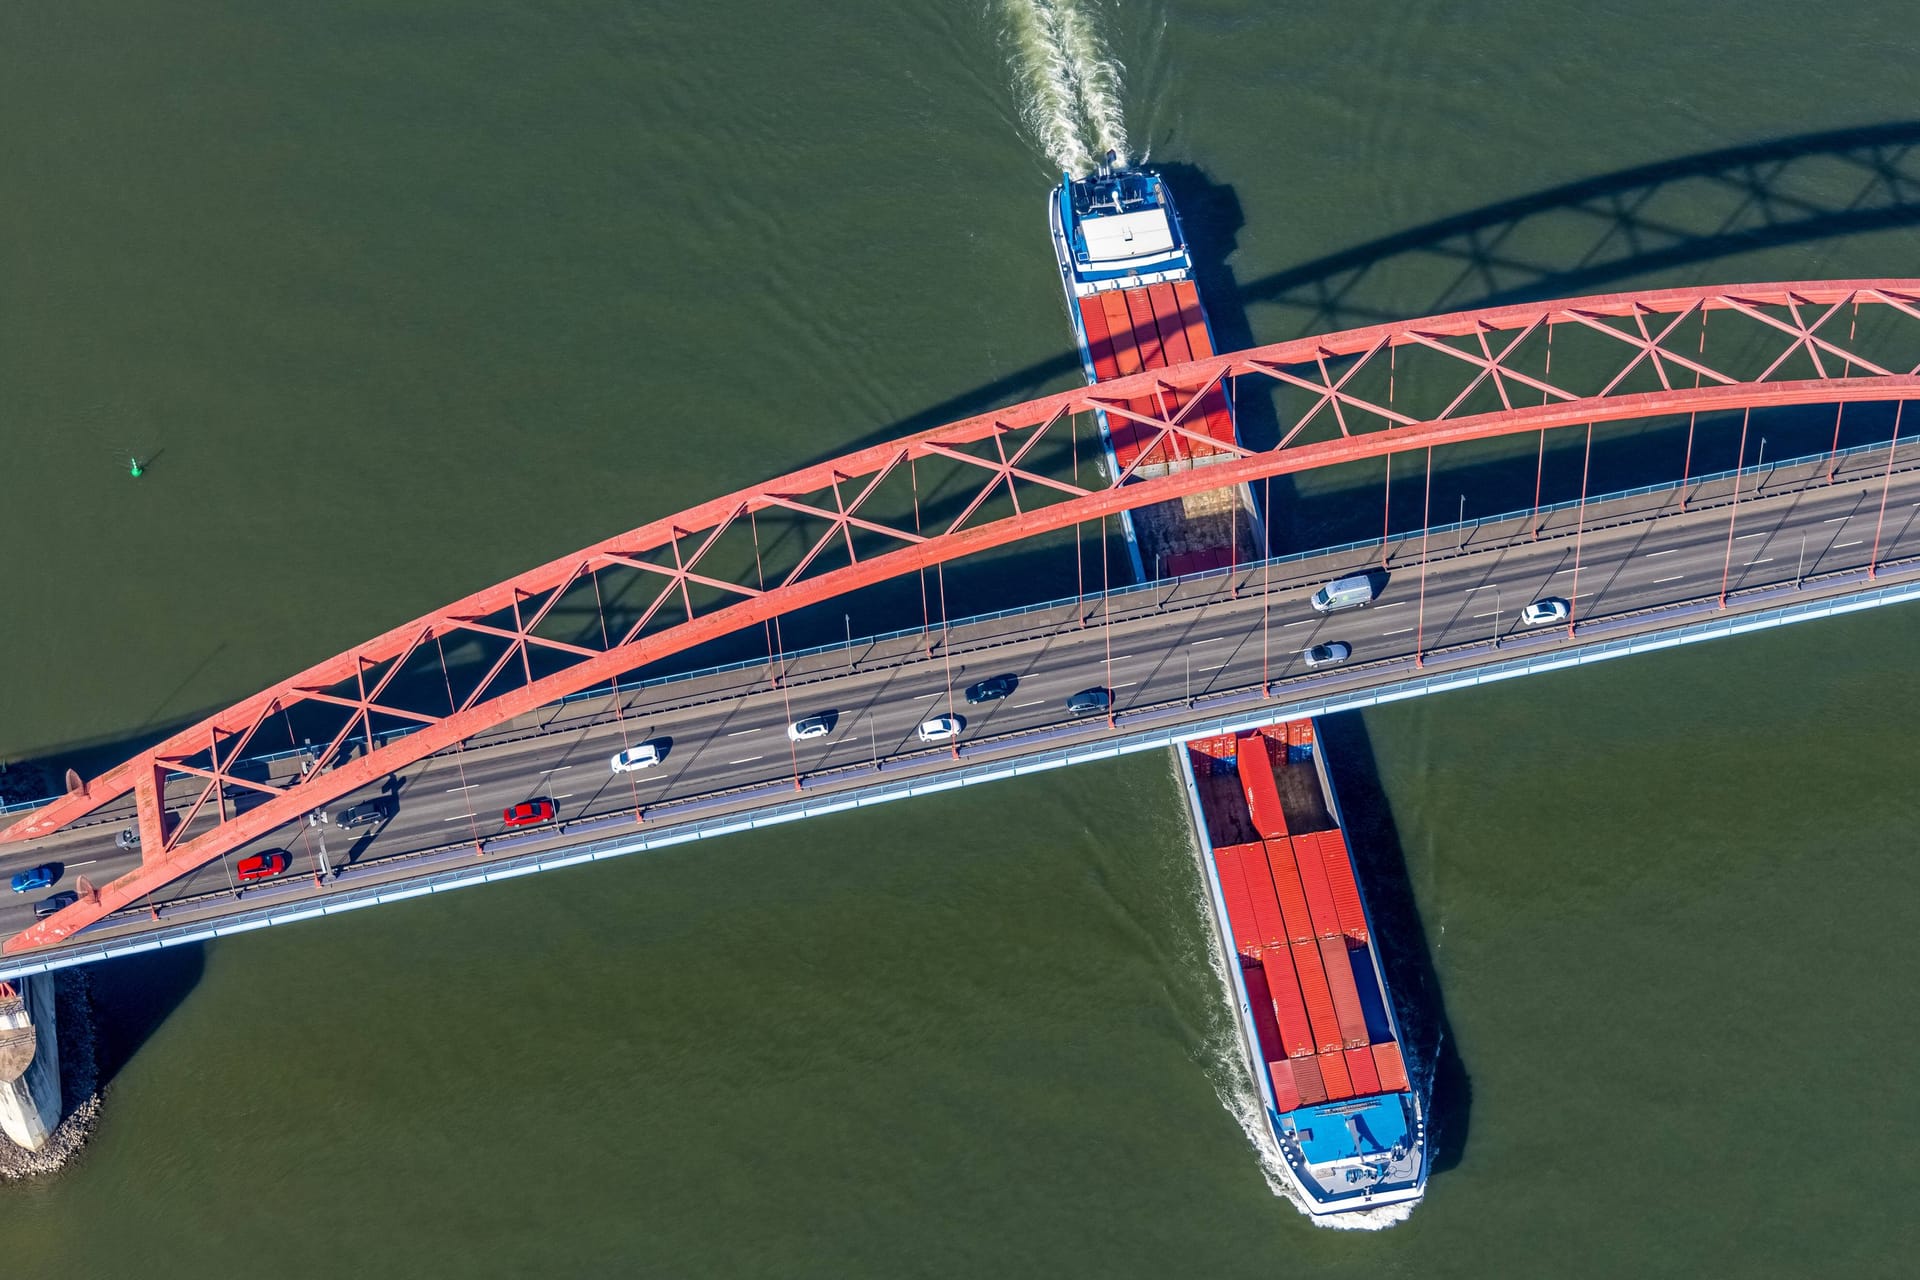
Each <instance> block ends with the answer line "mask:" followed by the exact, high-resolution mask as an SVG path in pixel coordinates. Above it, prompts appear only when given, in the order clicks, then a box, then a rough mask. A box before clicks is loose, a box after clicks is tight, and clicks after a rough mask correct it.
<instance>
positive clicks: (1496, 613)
mask: <svg viewBox="0 0 1920 1280" xmlns="http://www.w3.org/2000/svg"><path fill="white" fill-rule="evenodd" d="M1493 647H1494V648H1496V649H1498V648H1499V647H1500V587H1499V585H1498V584H1495V586H1494V588H1493Z"/></svg>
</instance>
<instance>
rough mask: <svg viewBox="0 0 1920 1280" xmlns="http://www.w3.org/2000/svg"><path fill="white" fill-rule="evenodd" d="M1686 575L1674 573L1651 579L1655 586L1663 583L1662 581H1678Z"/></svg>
mask: <svg viewBox="0 0 1920 1280" xmlns="http://www.w3.org/2000/svg"><path fill="white" fill-rule="evenodd" d="M1686 576H1687V575H1686V574H1684V573H1676V574H1674V575H1673V576H1672V577H1671V578H1655V579H1654V580H1653V585H1654V586H1656V587H1657V586H1659V585H1660V584H1661V583H1663V582H1678V581H1680V579H1682V578H1684V577H1686Z"/></svg>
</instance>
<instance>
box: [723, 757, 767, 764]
mask: <svg viewBox="0 0 1920 1280" xmlns="http://www.w3.org/2000/svg"><path fill="white" fill-rule="evenodd" d="M765 759H766V757H765V756H747V757H746V758H745V759H742V760H729V761H727V763H728V764H752V763H753V762H754V761H755V760H765Z"/></svg>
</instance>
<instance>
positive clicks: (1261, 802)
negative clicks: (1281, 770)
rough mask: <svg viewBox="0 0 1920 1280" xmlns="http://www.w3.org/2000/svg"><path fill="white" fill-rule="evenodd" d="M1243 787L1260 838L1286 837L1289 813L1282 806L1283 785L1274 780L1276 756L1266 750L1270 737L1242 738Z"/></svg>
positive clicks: (1254, 827) (1241, 782) (1241, 784)
mask: <svg viewBox="0 0 1920 1280" xmlns="http://www.w3.org/2000/svg"><path fill="white" fill-rule="evenodd" d="M1240 789H1241V790H1242V791H1245V792H1246V793H1247V812H1248V813H1249V814H1250V815H1251V816H1252V818H1253V829H1254V830H1255V831H1257V832H1259V833H1260V838H1261V839H1263V840H1278V839H1281V838H1283V837H1285V835H1286V834H1287V815H1286V812H1285V810H1283V809H1282V808H1281V807H1280V788H1279V787H1278V786H1276V785H1275V783H1274V780H1273V757H1272V756H1271V755H1269V754H1268V753H1267V740H1266V739H1265V738H1263V737H1260V736H1258V735H1253V736H1250V737H1247V738H1244V739H1242V740H1241V743H1240Z"/></svg>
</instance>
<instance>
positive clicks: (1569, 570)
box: [1551, 569, 1580, 578]
mask: <svg viewBox="0 0 1920 1280" xmlns="http://www.w3.org/2000/svg"><path fill="white" fill-rule="evenodd" d="M1578 572H1580V571H1579V570H1578V569H1555V570H1554V571H1553V573H1552V575H1551V576H1553V577H1555V578H1557V577H1559V576H1560V575H1561V574H1563V573H1578Z"/></svg>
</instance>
